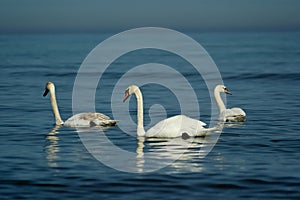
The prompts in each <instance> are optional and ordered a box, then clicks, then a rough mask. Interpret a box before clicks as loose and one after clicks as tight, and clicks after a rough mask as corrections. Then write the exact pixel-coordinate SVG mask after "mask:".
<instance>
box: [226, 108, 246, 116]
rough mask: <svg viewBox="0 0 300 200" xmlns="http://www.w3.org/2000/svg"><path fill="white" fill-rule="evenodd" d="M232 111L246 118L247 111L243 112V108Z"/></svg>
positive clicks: (232, 109)
mask: <svg viewBox="0 0 300 200" xmlns="http://www.w3.org/2000/svg"><path fill="white" fill-rule="evenodd" d="M230 110H231V111H232V112H233V113H235V115H242V116H246V113H245V111H243V110H242V109H241V108H231V109H230Z"/></svg>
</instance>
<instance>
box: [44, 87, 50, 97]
mask: <svg viewBox="0 0 300 200" xmlns="http://www.w3.org/2000/svg"><path fill="white" fill-rule="evenodd" d="M48 92H49V90H48V89H47V88H46V89H45V92H44V94H43V97H45V96H46V95H47V94H48Z"/></svg>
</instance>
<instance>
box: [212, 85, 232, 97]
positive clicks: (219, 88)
mask: <svg viewBox="0 0 300 200" xmlns="http://www.w3.org/2000/svg"><path fill="white" fill-rule="evenodd" d="M215 91H217V92H224V93H225V94H231V92H230V91H229V90H228V89H227V87H226V86H225V85H217V86H216V88H215ZM231 95H232V94H231Z"/></svg>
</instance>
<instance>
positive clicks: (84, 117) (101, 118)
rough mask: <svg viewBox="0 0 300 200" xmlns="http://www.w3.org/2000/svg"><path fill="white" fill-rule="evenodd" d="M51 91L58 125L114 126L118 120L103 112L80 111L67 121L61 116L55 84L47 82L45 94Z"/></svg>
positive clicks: (51, 99)
mask: <svg viewBox="0 0 300 200" xmlns="http://www.w3.org/2000/svg"><path fill="white" fill-rule="evenodd" d="M48 92H50V101H51V105H52V110H53V114H54V118H55V124H56V125H64V126H69V127H94V126H114V125H115V124H116V123H117V122H118V120H112V119H110V118H109V117H108V116H106V115H104V114H102V113H93V112H88V113H79V114H76V115H74V116H72V117H70V118H69V119H68V120H67V121H65V122H64V121H63V120H62V119H61V117H60V114H59V110H58V106H57V102H56V96H55V86H54V84H53V83H52V82H48V83H47V84H46V89H45V92H44V94H43V96H46V95H47V94H48Z"/></svg>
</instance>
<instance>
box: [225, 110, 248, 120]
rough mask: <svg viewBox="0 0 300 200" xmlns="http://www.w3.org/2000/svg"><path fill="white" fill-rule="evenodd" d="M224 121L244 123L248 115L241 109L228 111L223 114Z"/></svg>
mask: <svg viewBox="0 0 300 200" xmlns="http://www.w3.org/2000/svg"><path fill="white" fill-rule="evenodd" d="M220 117H221V118H222V120H223V121H226V122H244V121H246V113H245V111H243V110H242V109H241V108H231V109H226V110H225V111H223V112H222V113H221V116H220Z"/></svg>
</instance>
